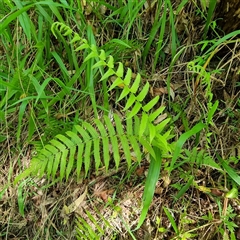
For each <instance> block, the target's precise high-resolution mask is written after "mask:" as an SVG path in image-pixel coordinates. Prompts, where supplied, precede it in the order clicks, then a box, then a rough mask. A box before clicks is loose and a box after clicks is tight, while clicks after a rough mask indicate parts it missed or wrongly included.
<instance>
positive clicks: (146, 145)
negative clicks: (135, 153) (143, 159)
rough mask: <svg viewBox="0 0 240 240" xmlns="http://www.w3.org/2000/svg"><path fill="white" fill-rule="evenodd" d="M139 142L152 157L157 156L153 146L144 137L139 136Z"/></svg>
mask: <svg viewBox="0 0 240 240" xmlns="http://www.w3.org/2000/svg"><path fill="white" fill-rule="evenodd" d="M139 142H140V143H141V144H142V146H143V147H144V152H145V151H147V152H148V153H149V154H150V155H151V156H152V157H153V158H154V159H156V157H157V156H156V155H155V152H154V148H153V147H152V145H151V144H150V143H149V142H148V141H147V140H146V139H145V138H144V137H141V138H140V139H139ZM155 148H156V147H155Z"/></svg>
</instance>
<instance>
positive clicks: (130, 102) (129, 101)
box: [124, 93, 136, 111]
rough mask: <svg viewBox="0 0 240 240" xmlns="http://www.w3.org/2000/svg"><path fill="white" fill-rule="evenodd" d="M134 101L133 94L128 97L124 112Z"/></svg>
mask: <svg viewBox="0 0 240 240" xmlns="http://www.w3.org/2000/svg"><path fill="white" fill-rule="evenodd" d="M135 101H136V97H135V95H134V94H132V93H131V94H130V97H128V100H127V103H126V105H125V107H124V111H126V110H128V109H129V108H130V107H131V106H132V105H133V104H134V103H135Z"/></svg>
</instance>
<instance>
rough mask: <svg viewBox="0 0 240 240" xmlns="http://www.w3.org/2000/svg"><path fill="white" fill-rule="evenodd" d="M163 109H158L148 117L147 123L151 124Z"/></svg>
mask: <svg viewBox="0 0 240 240" xmlns="http://www.w3.org/2000/svg"><path fill="white" fill-rule="evenodd" d="M164 109H165V107H160V108H158V109H157V110H155V111H154V112H152V113H151V114H150V115H149V121H150V122H153V121H154V120H155V119H156V118H157V117H158V116H159V115H160V114H161V113H162V112H163V111H164Z"/></svg>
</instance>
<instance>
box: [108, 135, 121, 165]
mask: <svg viewBox="0 0 240 240" xmlns="http://www.w3.org/2000/svg"><path fill="white" fill-rule="evenodd" d="M110 141H111V146H112V152H113V158H114V161H115V165H116V169H118V167H119V163H120V154H119V149H118V148H119V146H118V139H117V136H110Z"/></svg>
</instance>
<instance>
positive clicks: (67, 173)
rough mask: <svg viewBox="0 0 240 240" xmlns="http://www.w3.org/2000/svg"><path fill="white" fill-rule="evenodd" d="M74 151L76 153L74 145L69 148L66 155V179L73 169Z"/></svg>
mask: <svg viewBox="0 0 240 240" xmlns="http://www.w3.org/2000/svg"><path fill="white" fill-rule="evenodd" d="M75 153H76V146H73V147H71V148H70V154H69V157H68V164H67V169H66V181H67V180H68V177H69V175H70V173H71V171H72V169H73V165H74V160H75Z"/></svg>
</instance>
